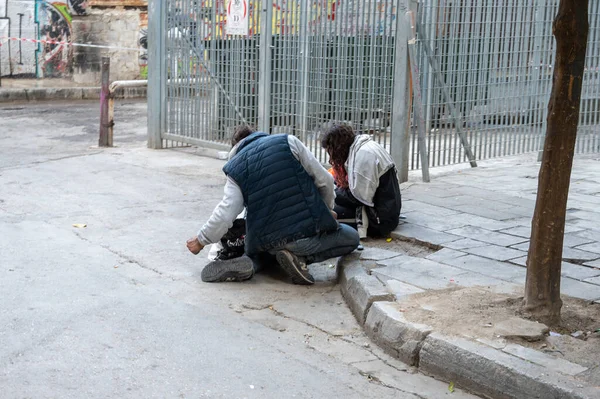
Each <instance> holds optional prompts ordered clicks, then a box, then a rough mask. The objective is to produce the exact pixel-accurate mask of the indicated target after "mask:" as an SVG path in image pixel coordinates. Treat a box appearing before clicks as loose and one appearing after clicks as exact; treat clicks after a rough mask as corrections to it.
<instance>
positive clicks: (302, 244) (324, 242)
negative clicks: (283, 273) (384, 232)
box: [252, 224, 360, 272]
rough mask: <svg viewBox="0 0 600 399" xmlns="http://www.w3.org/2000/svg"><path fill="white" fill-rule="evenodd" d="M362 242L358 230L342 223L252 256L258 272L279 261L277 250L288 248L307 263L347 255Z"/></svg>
mask: <svg viewBox="0 0 600 399" xmlns="http://www.w3.org/2000/svg"><path fill="white" fill-rule="evenodd" d="M359 243H360V239H359V237H358V232H357V231H356V230H354V229H353V228H352V227H350V226H347V225H345V224H340V225H339V227H338V229H337V230H335V231H328V232H324V233H321V234H317V235H315V236H312V237H307V238H302V239H300V240H297V241H293V242H290V243H288V244H286V245H284V246H283V247H281V248H274V249H272V250H270V251H269V252H261V253H259V254H257V255H256V256H254V257H252V262H253V263H254V270H255V271H256V272H258V271H259V270H262V269H264V268H268V267H271V266H273V265H275V264H276V263H277V261H276V260H275V254H276V253H277V251H281V250H282V249H287V250H288V251H290V252H291V253H293V254H295V255H296V256H299V257H301V258H302V259H303V260H304V261H305V262H306V264H311V263H318V262H323V261H324V260H327V259H330V258H336V257H338V256H343V255H347V254H349V253H350V252H352V251H354V250H355V249H356V248H357V247H358V245H359Z"/></svg>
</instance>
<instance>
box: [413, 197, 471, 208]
mask: <svg viewBox="0 0 600 399" xmlns="http://www.w3.org/2000/svg"><path fill="white" fill-rule="evenodd" d="M419 201H420V202H424V203H426V204H429V205H433V206H439V207H443V208H449V209H452V210H456V207H458V206H461V205H468V204H470V203H471V202H472V198H470V197H469V196H467V195H456V196H451V197H446V198H438V197H421V198H419Z"/></svg>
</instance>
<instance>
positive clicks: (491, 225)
mask: <svg viewBox="0 0 600 399" xmlns="http://www.w3.org/2000/svg"><path fill="white" fill-rule="evenodd" d="M466 219H467V221H468V222H469V223H468V225H469V226H475V227H480V228H482V229H486V230H490V231H498V230H503V229H509V228H511V227H516V226H521V225H523V223H529V224H531V219H530V218H528V221H527V222H524V221H523V220H521V219H511V220H507V221H501V220H494V219H488V218H485V217H481V216H476V215H469V216H466Z"/></svg>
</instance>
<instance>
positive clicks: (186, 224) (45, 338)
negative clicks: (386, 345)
mask: <svg viewBox="0 0 600 399" xmlns="http://www.w3.org/2000/svg"><path fill="white" fill-rule="evenodd" d="M98 109H99V106H98V103H97V102H95V101H94V102H79V103H42V104H23V105H21V104H10V105H8V104H3V105H2V106H0V298H1V299H2V303H1V305H0V387H2V388H1V393H0V396H1V397H2V398H84V397H85V398H294V397H295V398H344V399H349V398H432V399H433V398H444V397H452V398H474V396H471V395H468V394H466V393H464V392H461V391H459V390H456V391H455V392H454V393H450V392H449V391H448V385H447V383H443V382H439V381H436V380H434V379H431V378H429V377H426V376H423V375H421V374H418V373H415V372H414V371H413V370H410V369H409V368H408V367H406V366H405V365H403V364H402V363H399V362H397V361H395V360H394V359H392V358H390V357H389V356H387V355H385V354H384V353H383V352H382V351H381V350H379V349H378V348H377V347H376V346H375V345H373V344H372V343H370V342H369V340H368V338H366V337H365V335H364V334H363V332H362V330H361V328H360V327H359V326H358V325H357V323H356V322H355V320H354V318H353V316H352V315H351V313H350V311H349V310H348V308H347V307H346V305H345V303H344V301H343V298H342V297H341V295H340V293H339V290H338V287H337V286H336V285H335V283H334V282H332V281H331V280H332V278H333V276H334V275H335V270H334V269H332V268H331V267H330V265H328V264H323V265H319V266H318V267H317V268H315V270H314V272H315V274H317V275H318V276H319V277H320V280H321V281H320V282H319V283H318V284H316V285H315V286H313V287H298V286H293V285H291V284H288V283H286V281H284V279H283V278H282V277H281V276H278V275H259V276H256V277H255V278H254V279H253V280H252V281H249V282H247V283H242V284H239V283H237V284H236V283H223V284H205V283H202V282H201V281H200V270H201V268H202V266H203V265H205V264H206V262H207V260H206V251H204V252H203V253H201V254H200V255H198V256H197V257H194V256H192V255H191V254H189V253H188V252H187V250H186V249H185V240H186V239H187V238H188V237H189V236H191V235H193V234H194V233H195V232H196V230H197V229H198V228H199V227H200V226H201V225H202V223H203V222H204V221H205V220H206V219H207V218H208V216H209V215H210V212H211V210H212V208H213V207H214V206H215V205H216V204H217V203H218V201H219V199H220V198H221V196H222V185H223V183H224V177H223V175H222V173H221V171H220V168H221V167H222V165H223V161H219V160H216V159H212V158H207V157H202V156H199V155H198V154H199V153H202V151H197V150H194V149H184V150H161V151H154V150H149V149H147V148H146V146H145V134H146V109H145V104H144V103H141V102H119V103H118V104H117V108H116V116H115V120H116V126H115V139H114V142H115V145H116V147H115V148H111V149H100V148H97V147H96V144H97V135H98V133H97V132H98ZM74 224H85V225H86V227H80V228H77V227H74Z"/></svg>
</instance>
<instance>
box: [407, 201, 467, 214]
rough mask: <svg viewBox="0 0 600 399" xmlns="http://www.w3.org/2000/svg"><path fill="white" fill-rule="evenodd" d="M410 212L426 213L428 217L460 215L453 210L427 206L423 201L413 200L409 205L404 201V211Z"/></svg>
mask: <svg viewBox="0 0 600 399" xmlns="http://www.w3.org/2000/svg"><path fill="white" fill-rule="evenodd" d="M410 210H415V211H417V212H420V213H425V214H427V215H432V216H448V215H456V214H458V213H460V212H459V211H455V210H453V209H448V208H445V207H443V206H436V205H430V204H426V203H425V202H422V201H415V200H411V201H410V202H409V203H408V204H405V201H402V211H403V212H409V211H410Z"/></svg>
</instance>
